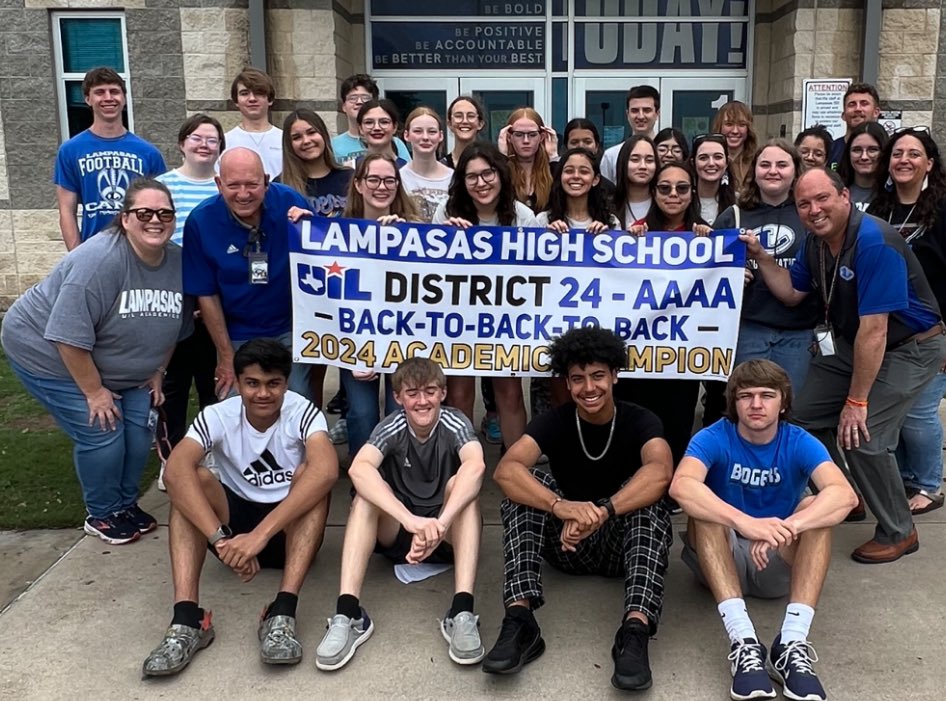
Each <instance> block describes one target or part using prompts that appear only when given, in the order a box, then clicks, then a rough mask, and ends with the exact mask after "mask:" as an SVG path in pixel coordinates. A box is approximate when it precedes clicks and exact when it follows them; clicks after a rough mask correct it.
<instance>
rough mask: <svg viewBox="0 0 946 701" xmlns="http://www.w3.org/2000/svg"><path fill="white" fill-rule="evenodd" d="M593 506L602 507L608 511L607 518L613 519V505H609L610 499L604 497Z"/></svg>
mask: <svg viewBox="0 0 946 701" xmlns="http://www.w3.org/2000/svg"><path fill="white" fill-rule="evenodd" d="M595 506H603V507H604V508H606V509H607V510H608V518H614V504H612V503H611V497H604V499H598V501H596V502H595Z"/></svg>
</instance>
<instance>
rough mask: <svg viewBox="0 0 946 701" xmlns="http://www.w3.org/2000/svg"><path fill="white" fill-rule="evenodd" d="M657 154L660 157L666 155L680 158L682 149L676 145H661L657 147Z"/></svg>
mask: <svg viewBox="0 0 946 701" xmlns="http://www.w3.org/2000/svg"><path fill="white" fill-rule="evenodd" d="M657 153H659V154H660V155H661V156H666V155H667V154H668V153H669V154H672V155H674V156H682V155H683V149H682V148H680V147H679V146H677V145H676V144H674V145H673V146H671V145H670V144H667V143H663V144H658V145H657Z"/></svg>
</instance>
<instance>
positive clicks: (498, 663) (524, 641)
mask: <svg viewBox="0 0 946 701" xmlns="http://www.w3.org/2000/svg"><path fill="white" fill-rule="evenodd" d="M513 609H522V612H518V611H516V612H513ZM543 652H545V641H544V640H543V639H542V631H541V630H540V629H539V624H538V623H536V622H535V617H534V616H533V615H532V612H531V611H529V610H528V609H527V608H525V607H523V606H510V607H509V608H508V609H506V615H505V617H504V618H503V625H502V628H501V629H500V631H499V638H497V640H496V644H495V645H493V649H492V650H490V651H489V654H488V655H486V657H485V659H484V660H483V671H484V672H487V673H489V674H515V673H516V672H518V671H519V670H520V669H522V665H524V664H527V663H529V662H532V660H534V659H536V658H537V657H539V656H540V655H541V654H542V653H543Z"/></svg>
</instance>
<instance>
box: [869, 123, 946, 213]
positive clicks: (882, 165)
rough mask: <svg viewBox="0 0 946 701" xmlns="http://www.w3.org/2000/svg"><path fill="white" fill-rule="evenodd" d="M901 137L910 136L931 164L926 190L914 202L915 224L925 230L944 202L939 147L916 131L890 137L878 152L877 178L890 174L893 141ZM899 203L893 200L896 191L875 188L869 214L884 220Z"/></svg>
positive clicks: (944, 180) (944, 174) (945, 190)
mask: <svg viewBox="0 0 946 701" xmlns="http://www.w3.org/2000/svg"><path fill="white" fill-rule="evenodd" d="M905 136H912V137H913V138H914V139H917V140H918V141H919V142H920V143H921V144H922V145H923V150H924V151H926V157H927V158H929V159H931V160H932V161H933V167H932V168H931V169H930V172H929V182H928V184H927V188H926V189H925V190H923V191H921V192H920V199H918V200H917V201H916V215H917V223H918V224H921V225H922V226H925V227H927V228H929V227H931V226H934V225H935V224H936V219H937V217H938V216H939V212H940V209H941V208H942V206H943V202H944V201H946V170H944V169H943V161H942V158H941V157H940V152H939V146H937V145H936V142H935V141H933V137H931V136H930V134H929V132H927V131H923V130H919V129H905V130H903V131H901V132H898V133H896V134H894V135H893V136H892V137H891V138H890V141H888V142H887V145H886V146H884V150H883V151H881V152H880V160H879V161H878V162H877V179H878V182H880V179H881V178H882V177H883V176H884V174H885V173H889V172H890V156H891V154H892V153H893V149H894V147H895V146H896V145H897V142H898V141H900V139H902V138H903V137H905ZM897 204H899V200H898V199H897V188H896V187H894V188H892V189H890V190H887V189H886V188H883V187H880V188H877V195H876V196H875V197H874V201H873V202H871V204H870V208H869V210H868V211H869V212H870V213H871V214H873V215H875V216H877V217H880V218H881V219H886V218H887V217H888V216H890V214H891V212H893V209H894V207H896V206H897Z"/></svg>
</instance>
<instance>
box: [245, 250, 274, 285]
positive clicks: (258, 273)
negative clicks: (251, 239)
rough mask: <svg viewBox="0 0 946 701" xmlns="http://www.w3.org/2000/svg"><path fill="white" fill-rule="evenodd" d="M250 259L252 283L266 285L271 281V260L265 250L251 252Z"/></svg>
mask: <svg viewBox="0 0 946 701" xmlns="http://www.w3.org/2000/svg"><path fill="white" fill-rule="evenodd" d="M249 260H250V284H251V285H266V284H268V283H269V260H268V259H267V257H266V252H265V251H257V252H256V253H251V254H250V256H249Z"/></svg>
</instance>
